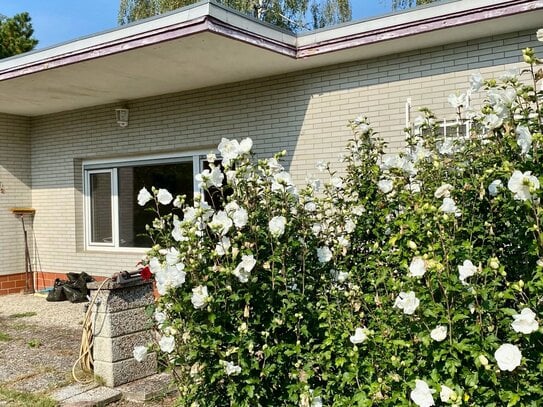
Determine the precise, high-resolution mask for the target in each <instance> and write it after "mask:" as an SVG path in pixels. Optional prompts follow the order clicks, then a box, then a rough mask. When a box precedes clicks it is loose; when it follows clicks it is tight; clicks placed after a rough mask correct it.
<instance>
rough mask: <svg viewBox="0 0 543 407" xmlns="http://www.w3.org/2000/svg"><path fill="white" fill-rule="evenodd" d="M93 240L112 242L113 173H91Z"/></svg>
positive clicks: (94, 241)
mask: <svg viewBox="0 0 543 407" xmlns="http://www.w3.org/2000/svg"><path fill="white" fill-rule="evenodd" d="M90 210H91V219H90V221H91V241H92V242H93V243H112V242H113V239H112V233H111V174H110V173H109V172H102V173H94V174H90Z"/></svg>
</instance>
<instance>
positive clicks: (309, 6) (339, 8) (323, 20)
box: [118, 0, 352, 31]
mask: <svg viewBox="0 0 543 407" xmlns="http://www.w3.org/2000/svg"><path fill="white" fill-rule="evenodd" d="M195 2H196V0H121V2H120V8H119V19H118V21H119V24H121V25H123V24H128V23H131V22H133V21H137V20H140V19H142V18H146V17H151V16H155V15H158V14H162V13H165V12H168V11H171V10H175V9H177V8H180V7H184V6H188V5H190V4H193V3H195ZM218 3H220V4H224V5H225V6H228V7H232V8H233V9H236V10H239V11H240V12H242V13H245V14H249V15H252V16H254V17H256V18H258V19H260V20H262V21H265V22H267V23H270V24H273V25H276V26H278V27H282V28H285V29H289V30H292V31H300V30H304V29H314V28H322V27H326V26H330V25H333V24H338V23H342V22H346V21H350V20H351V18H352V12H351V2H350V0H218ZM308 16H310V18H309V21H308Z"/></svg>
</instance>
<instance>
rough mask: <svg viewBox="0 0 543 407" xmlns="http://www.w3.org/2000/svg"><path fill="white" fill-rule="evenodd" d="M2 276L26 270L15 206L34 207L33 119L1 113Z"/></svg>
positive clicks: (0, 273) (0, 213)
mask: <svg viewBox="0 0 543 407" xmlns="http://www.w3.org/2000/svg"><path fill="white" fill-rule="evenodd" d="M0 183H1V191H0V231H1V233H0V262H1V263H2V269H1V270H0V275H6V274H14V273H21V272H24V264H25V263H24V243H23V233H22V230H21V222H20V220H19V219H17V218H16V217H15V216H14V215H13V213H12V212H11V209H12V208H16V207H19V208H21V207H22V208H28V207H30V206H31V203H32V197H31V189H30V188H31V170H30V119H29V118H26V117H21V116H12V115H4V114H0Z"/></svg>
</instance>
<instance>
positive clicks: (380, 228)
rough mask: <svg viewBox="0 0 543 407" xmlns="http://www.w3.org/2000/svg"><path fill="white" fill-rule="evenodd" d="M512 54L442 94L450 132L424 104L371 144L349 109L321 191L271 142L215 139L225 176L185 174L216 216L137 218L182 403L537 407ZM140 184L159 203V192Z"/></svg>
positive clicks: (542, 156) (524, 132) (537, 226)
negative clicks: (146, 237) (489, 74)
mask: <svg viewBox="0 0 543 407" xmlns="http://www.w3.org/2000/svg"><path fill="white" fill-rule="evenodd" d="M523 56H524V59H525V61H526V62H527V63H528V68H527V69H525V70H524V71H523V72H522V74H521V75H520V76H517V75H516V74H509V73H508V74H505V75H504V76H503V77H501V78H500V79H499V80H495V79H488V80H486V81H484V80H483V79H482V78H481V77H480V76H478V75H474V76H472V78H471V89H470V92H480V91H484V92H485V93H484V95H483V100H484V102H483V105H482V106H481V107H480V109H479V110H477V111H476V110H474V109H466V106H465V105H466V100H467V98H466V95H465V94H457V95H451V96H450V97H449V102H450V103H451V104H452V105H453V106H454V107H455V108H456V109H457V112H458V122H459V124H460V123H463V122H464V120H466V119H469V121H470V123H471V131H470V134H469V136H467V137H465V138H462V137H444V136H442V135H441V133H440V131H439V126H438V121H437V119H436V118H435V116H434V115H433V114H432V112H430V111H428V110H426V109H423V110H422V115H421V116H420V117H419V118H417V119H416V120H415V123H414V126H413V128H412V129H407V130H406V132H407V148H406V150H405V151H403V152H401V153H394V154H392V153H386V154H385V144H384V143H383V141H382V140H380V139H379V138H378V136H377V134H376V133H375V132H374V131H373V129H372V128H371V126H370V125H369V122H368V120H367V119H366V118H363V117H360V118H358V119H356V120H354V121H352V122H351V123H350V127H351V129H352V131H353V138H352V139H351V140H350V142H349V144H348V145H347V151H346V154H345V158H344V162H345V172H344V175H343V176H339V175H338V174H336V173H334V172H333V171H331V170H330V166H329V165H328V164H326V163H319V165H318V167H319V168H320V169H321V170H322V171H323V174H325V177H326V178H327V182H326V183H325V188H324V190H323V191H321V192H320V193H317V190H318V186H319V182H317V181H316V180H313V181H311V182H310V183H309V184H308V185H307V186H306V187H305V188H304V189H303V190H300V191H299V190H296V188H295V187H294V185H293V184H292V180H291V178H290V175H289V174H288V173H287V172H286V171H285V170H284V168H283V167H282V166H281V165H280V164H279V161H280V159H281V157H282V156H283V155H284V153H279V154H277V155H276V156H275V157H273V158H271V159H268V160H262V159H261V160H255V159H254V158H253V157H252V156H251V154H250V148H251V146H252V142H251V141H250V140H249V139H246V140H243V141H242V142H241V143H238V142H237V141H229V140H226V139H223V141H222V142H221V144H220V145H219V151H220V152H221V155H222V158H223V165H224V170H225V173H226V181H225V180H224V179H223V176H222V173H221V171H220V170H219V168H218V167H214V166H211V170H210V171H204V172H203V173H202V174H200V175H199V176H198V178H197V180H198V181H199V182H200V183H201V184H202V188H203V189H204V190H214V191H215V194H214V196H216V197H217V196H220V199H219V201H218V202H215V204H216V209H213V207H211V206H210V205H209V204H207V203H206V202H205V201H203V200H201V199H200V197H198V196H196V197H195V202H194V203H193V204H192V205H191V204H187V203H185V202H184V199H183V197H178V198H177V199H176V200H175V201H174V206H175V207H177V208H179V209H178V210H177V211H178V212H177V214H173V215H172V214H170V215H166V216H162V217H161V218H160V219H158V220H156V221H155V222H154V223H153V225H154V227H153V228H150V233H151V237H152V238H153V240H154V242H155V243H156V245H155V246H154V247H153V249H152V250H151V251H150V252H149V254H148V256H149V257H148V259H147V263H148V265H149V267H150V269H151V271H152V273H153V274H154V277H155V280H156V284H157V289H158V291H159V293H160V294H161V297H160V299H159V301H158V302H157V305H156V310H155V313H154V316H155V320H156V321H157V323H158V330H159V335H160V341H159V342H158V347H159V348H160V349H161V350H162V351H163V352H164V354H165V356H166V357H167V358H168V360H169V363H170V364H171V366H172V368H173V369H174V371H175V372H176V373H177V374H178V383H179V387H180V392H181V403H182V404H183V405H190V406H198V405H199V406H216V405H232V406H270V405H300V406H304V407H309V406H312V407H318V406H321V405H330V406H371V405H375V404H379V405H383V406H398V405H409V404H410V401H409V400H412V401H413V402H415V404H417V405H419V406H430V405H433V404H431V403H430V400H432V401H435V400H436V399H441V401H442V403H443V404H445V405H447V404H450V405H472V406H480V405H485V406H501V405H511V406H513V405H522V406H536V405H538V404H539V403H540V400H541V399H543V389H542V387H541V385H540V384H541V382H542V380H543V369H542V368H543V362H542V359H541V355H542V354H543V342H542V339H543V338H542V328H540V327H539V319H540V316H541V312H542V304H541V302H542V295H543V294H542V289H543V283H542V281H543V234H542V231H541V223H542V221H543V207H542V205H541V196H542V195H543V193H542V189H541V182H543V175H542V171H541V162H542V160H543V151H542V143H543V135H542V132H543V127H542V113H543V111H542V106H543V105H542V102H543V92H542V91H541V90H540V89H539V88H538V87H539V86H540V85H539V82H540V79H541V78H542V77H543V71H542V70H540V69H538V65H539V64H540V60H539V59H538V58H537V57H536V56H535V54H534V52H533V50H532V49H526V50H524V52H523ZM208 161H209V162H216V158H215V157H214V156H210V157H208ZM223 183H224V184H225V185H224V186H223ZM143 192H145V191H142V192H141V193H140V195H145V194H144V193H143ZM152 192H153V194H152V195H149V199H150V200H153V202H154V203H155V205H156V206H155V210H156V211H157V214H160V212H159V211H160V208H161V205H167V204H169V203H170V201H171V199H172V197H168V195H169V194H167V193H165V191H163V190H158V191H157V190H153V191H152ZM432 391H434V392H435V394H433V395H432Z"/></svg>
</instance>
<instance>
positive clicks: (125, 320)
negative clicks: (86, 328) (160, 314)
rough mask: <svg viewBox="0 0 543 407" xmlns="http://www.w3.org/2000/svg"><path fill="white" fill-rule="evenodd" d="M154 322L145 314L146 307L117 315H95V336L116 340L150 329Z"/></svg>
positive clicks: (101, 313) (102, 313) (120, 312)
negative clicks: (118, 337)
mask: <svg viewBox="0 0 543 407" xmlns="http://www.w3.org/2000/svg"><path fill="white" fill-rule="evenodd" d="M152 324H153V320H152V318H150V317H149V316H148V315H147V314H146V313H145V308H144V307H139V308H132V309H128V310H126V311H119V312H115V313H112V314H111V313H104V312H98V313H95V314H94V320H93V327H94V331H93V332H94V335H96V336H109V337H110V338H114V337H117V336H121V335H126V334H129V333H132V332H138V331H141V330H143V329H148V328H150V327H151V326H152Z"/></svg>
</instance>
